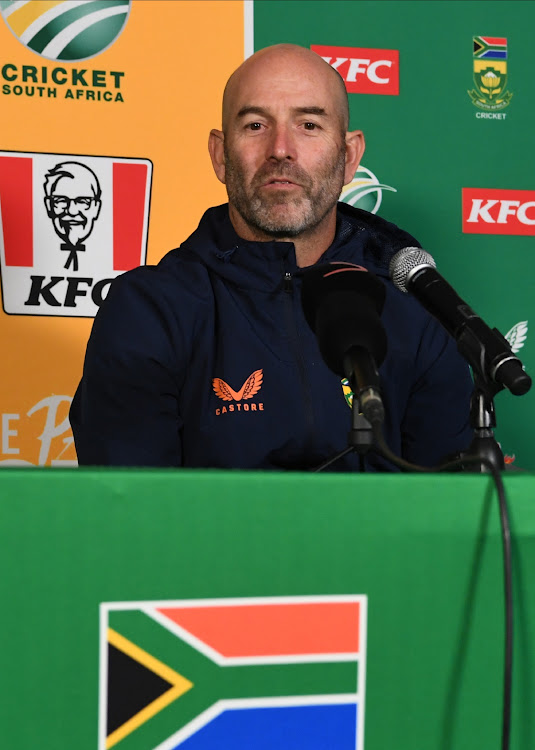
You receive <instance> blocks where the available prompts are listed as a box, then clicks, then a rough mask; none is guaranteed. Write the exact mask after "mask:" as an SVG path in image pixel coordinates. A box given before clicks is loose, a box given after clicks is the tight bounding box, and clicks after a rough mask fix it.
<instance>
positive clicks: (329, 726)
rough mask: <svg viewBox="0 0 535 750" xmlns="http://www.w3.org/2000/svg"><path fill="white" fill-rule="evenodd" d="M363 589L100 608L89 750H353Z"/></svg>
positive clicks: (360, 684)
mask: <svg viewBox="0 0 535 750" xmlns="http://www.w3.org/2000/svg"><path fill="white" fill-rule="evenodd" d="M366 609H367V599H366V597H365V596H308V597H281V598H242V599H212V600H179V601H159V602H154V601H149V602H123V603H105V604H102V605H101V634H100V635H101V655H100V731H99V735H100V736H99V750H108V749H110V748H117V750H178V748H180V750H229V749H230V748H232V750H246V749H247V750H251V748H254V749H255V750H268V748H269V750H272V749H273V748H277V749H278V750H305V749H306V750H362V748H363V730H364V683H365V654H366V642H365V640H366Z"/></svg>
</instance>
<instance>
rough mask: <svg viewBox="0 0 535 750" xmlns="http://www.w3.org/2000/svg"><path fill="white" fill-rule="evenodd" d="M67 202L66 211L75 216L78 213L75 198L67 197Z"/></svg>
mask: <svg viewBox="0 0 535 750" xmlns="http://www.w3.org/2000/svg"><path fill="white" fill-rule="evenodd" d="M68 201H69V203H68V205H67V213H69V214H71V216H75V215H76V214H78V213H80V211H79V209H78V206H77V205H76V198H69V199H68Z"/></svg>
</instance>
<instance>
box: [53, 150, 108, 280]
mask: <svg viewBox="0 0 535 750" xmlns="http://www.w3.org/2000/svg"><path fill="white" fill-rule="evenodd" d="M44 188H45V206H46V211H47V214H48V216H49V218H50V219H51V220H52V223H53V225H54V230H55V232H56V234H57V235H58V237H59V238H60V239H62V240H64V242H63V244H62V245H61V249H62V250H63V251H66V252H68V253H69V255H68V257H67V261H66V263H65V268H67V269H68V268H69V267H70V265H71V264H72V266H73V271H77V270H78V253H79V252H83V251H84V250H85V245H83V244H82V243H83V241H84V240H86V239H87V238H88V237H89V235H90V234H91V232H92V231H93V225H94V223H95V221H96V220H97V219H98V217H99V214H100V209H101V207H102V200H101V190H100V185H99V181H98V179H97V176H96V174H95V173H94V172H93V170H91V169H89V167H86V166H85V165H84V164H80V163H79V162H76V161H65V162H62V163H61V164H56V166H55V167H54V168H53V169H51V170H50V172H48V173H47V174H46V175H45V184H44Z"/></svg>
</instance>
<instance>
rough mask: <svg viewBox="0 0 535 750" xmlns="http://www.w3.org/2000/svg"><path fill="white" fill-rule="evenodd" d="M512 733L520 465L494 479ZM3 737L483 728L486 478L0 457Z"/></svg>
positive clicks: (221, 737)
mask: <svg viewBox="0 0 535 750" xmlns="http://www.w3.org/2000/svg"><path fill="white" fill-rule="evenodd" d="M506 488H507V492H508V500H509V509H510V516H511V529H512V538H513V569H514V603H515V662H514V686H513V717H512V722H513V725H512V742H511V750H526V748H528V747H535V719H534V718H533V717H534V715H535V711H534V709H535V677H534V675H535V596H534V595H533V582H532V579H531V577H532V575H533V571H535V478H534V477H533V476H531V475H528V474H515V475H509V476H507V477H506ZM0 563H1V570H2V576H1V583H0V594H1V601H2V617H1V620H0V637H1V665H2V667H1V680H2V701H1V702H0V744H1V746H2V747H6V748H7V747H9V748H10V750H28V748H32V747H54V748H62V749H63V748H76V749H77V750H96V748H98V749H99V750H104V748H111V747H113V748H117V750H175V748H176V749H177V750H178V748H180V750H208V749H210V750H214V749H219V748H221V750H223V748H225V750H228V749H229V748H232V749H233V750H241V748H244V749H245V748H253V747H254V748H255V750H264V748H265V749H266V750H267V748H270V749H271V748H277V750H305V748H306V749H307V750H335V749H336V750H346V748H347V750H355V749H356V750H385V748H396V750H415V749H416V750H469V749H470V750H472V749H473V748H474V747H489V748H490V747H498V746H499V743H500V735H501V708H502V674H503V631H504V626H503V623H504V612H503V607H504V605H503V567H502V548H501V538H500V528H499V517H498V508H497V499H496V494H495V491H494V489H493V486H492V483H491V480H490V479H489V478H488V477H486V476H476V475H474V476H467V475H462V476H454V475H452V476H432V475H404V476H399V475H398V476H396V475H384V476H381V475H373V476H372V475H369V476H366V475H362V476H355V475H348V474H329V475H319V476H316V475H308V474H299V473H295V474H294V473H284V474H266V473H262V472H250V473H248V472H239V471H226V472H220V471H190V470H188V471H186V470H184V471H172V470H169V471H152V470H89V469H87V470H81V469H80V470H76V469H72V470H70V469H58V470H47V469H35V470H21V469H7V470H5V471H3V472H2V474H1V475H0Z"/></svg>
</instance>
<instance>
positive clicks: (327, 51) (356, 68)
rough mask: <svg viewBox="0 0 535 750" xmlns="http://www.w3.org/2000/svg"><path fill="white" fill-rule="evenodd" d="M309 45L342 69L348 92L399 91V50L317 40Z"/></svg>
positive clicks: (336, 68) (374, 92)
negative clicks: (319, 43) (330, 44)
mask: <svg viewBox="0 0 535 750" xmlns="http://www.w3.org/2000/svg"><path fill="white" fill-rule="evenodd" d="M310 49H311V50H312V51H313V52H316V53H317V54H318V55H319V56H320V57H321V58H323V59H324V60H325V62H327V63H329V65H330V66H331V67H333V68H334V69H335V70H337V71H338V72H339V73H340V75H341V76H342V78H343V79H344V81H345V84H346V89H347V92H348V93H349V94H388V95H390V96H398V95H399V51H398V50H395V49H367V48H363V47H328V46H324V45H318V44H313V45H311V47H310Z"/></svg>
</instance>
